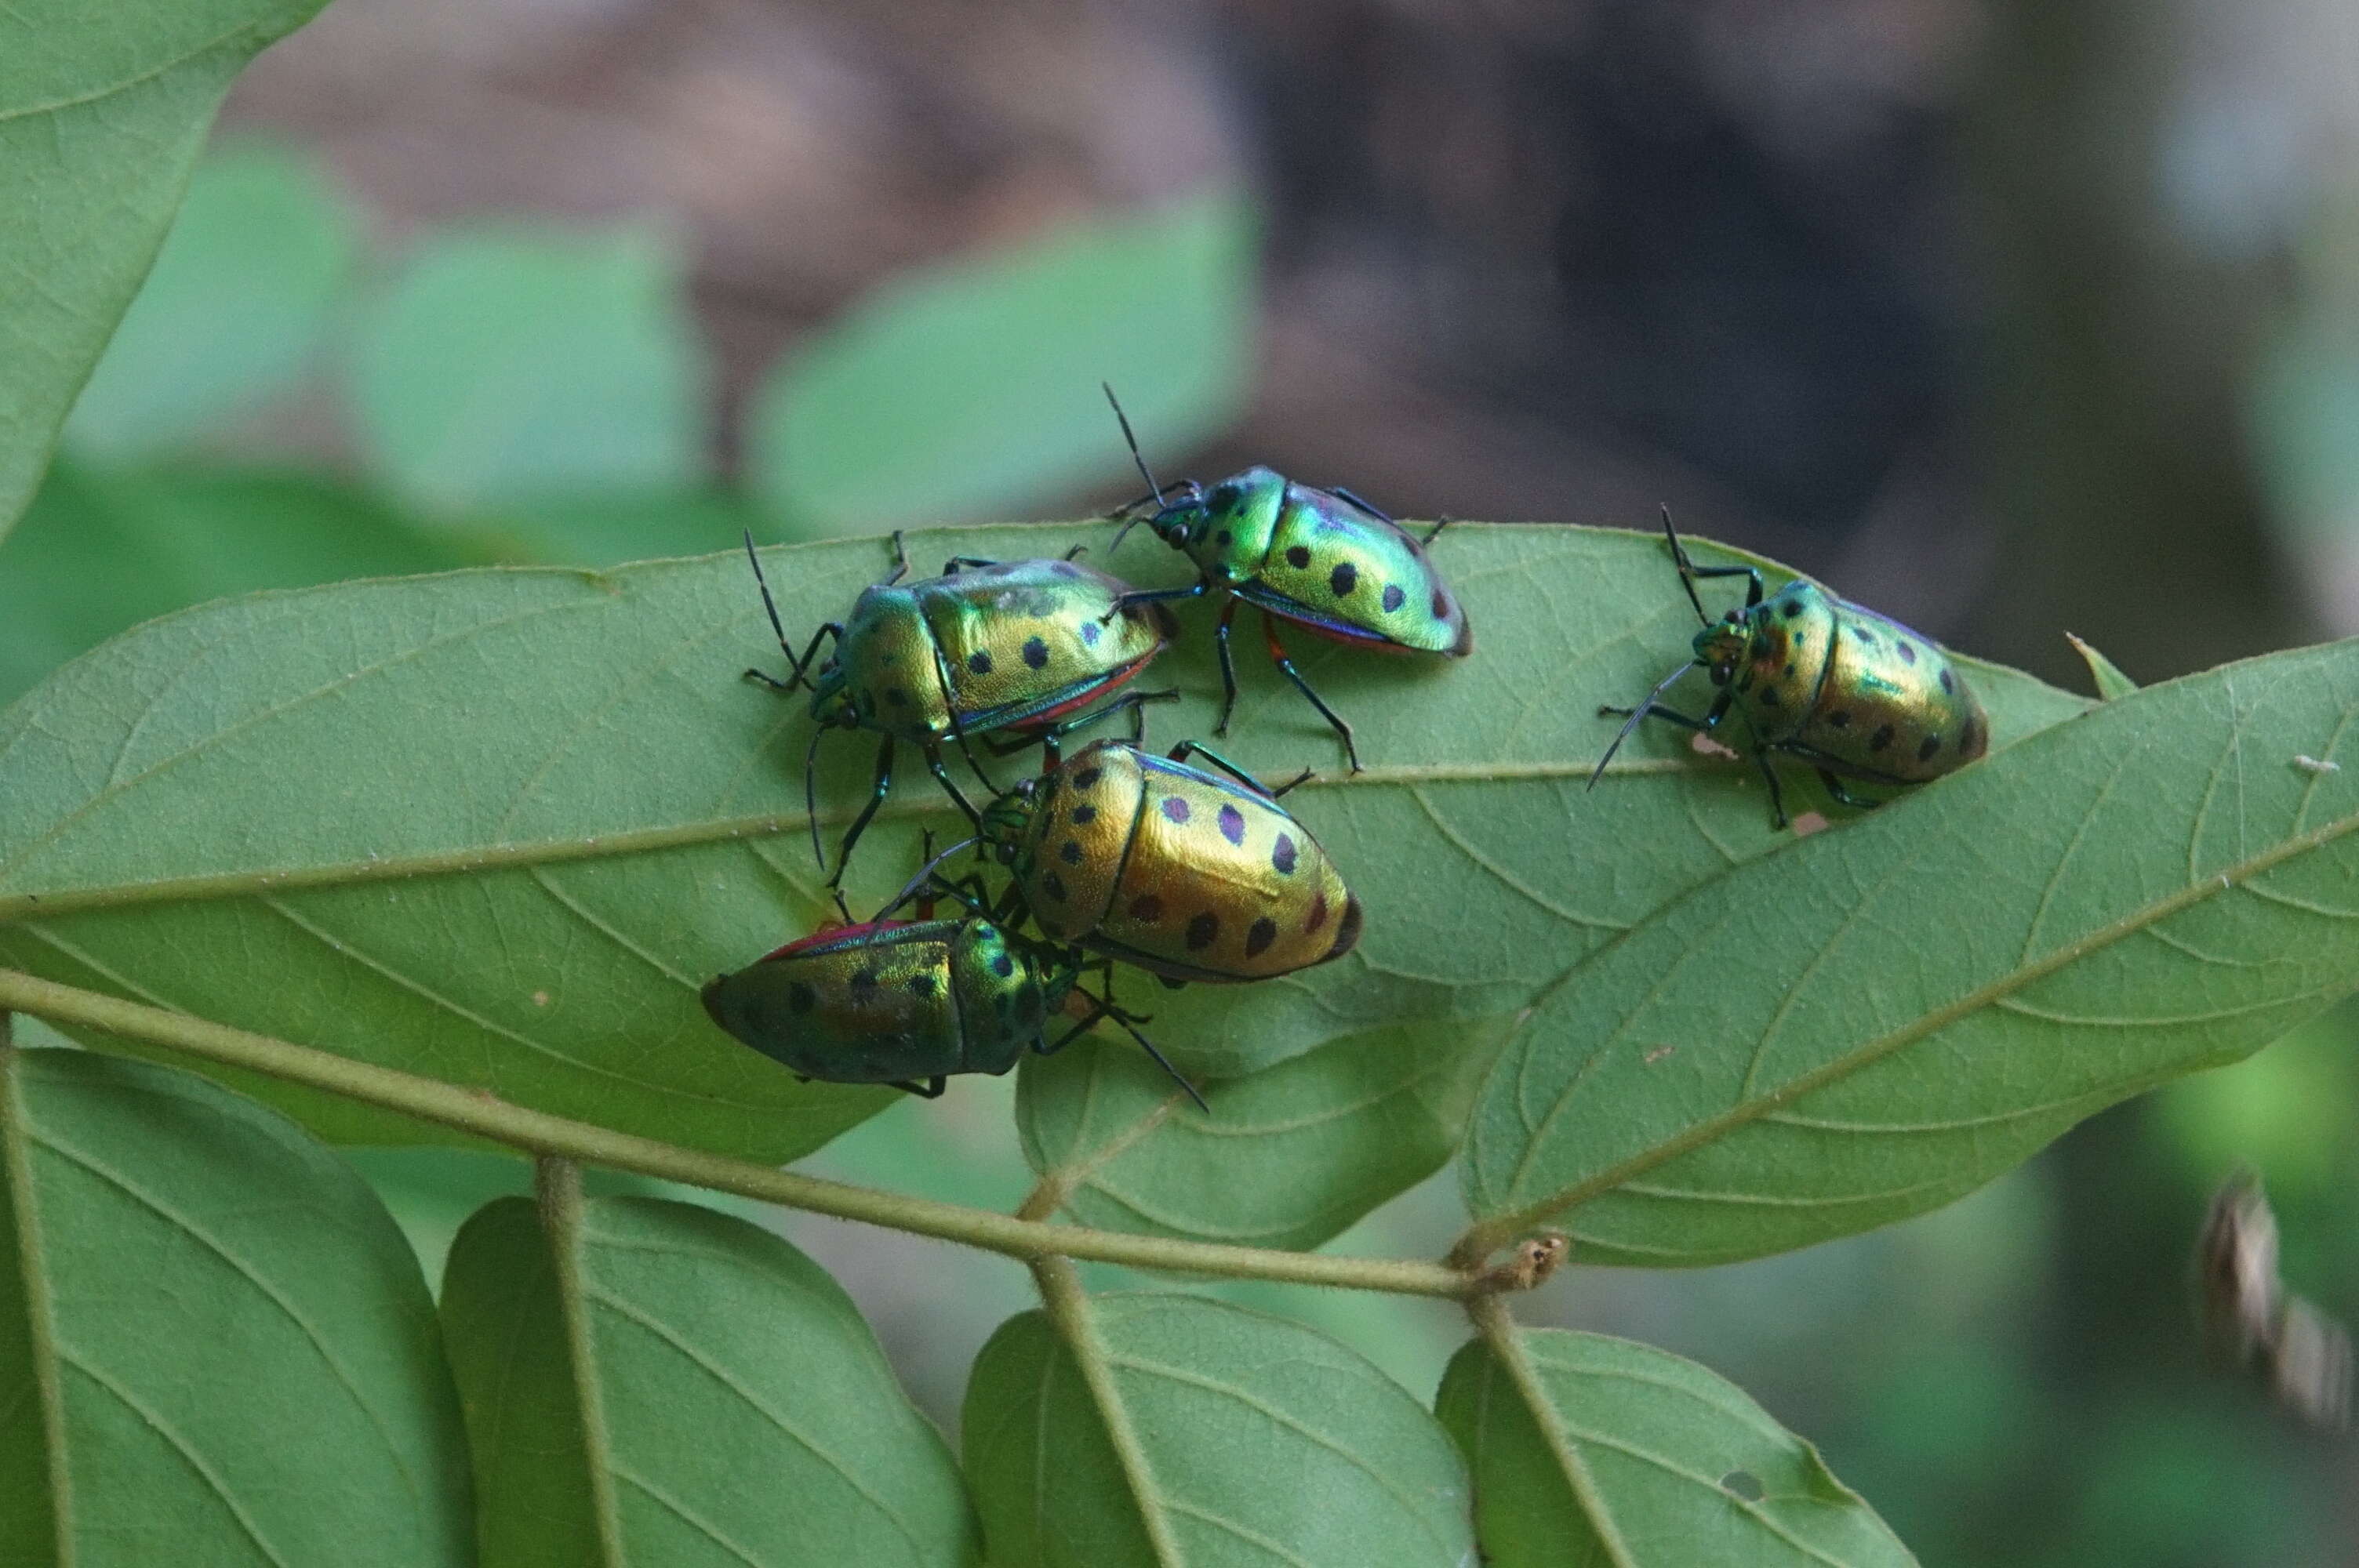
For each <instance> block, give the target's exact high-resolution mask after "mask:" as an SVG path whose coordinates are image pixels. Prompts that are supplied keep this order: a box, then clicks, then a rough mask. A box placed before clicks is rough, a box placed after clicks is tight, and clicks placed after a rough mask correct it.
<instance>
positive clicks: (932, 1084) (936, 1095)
mask: <svg viewBox="0 0 2359 1568" xmlns="http://www.w3.org/2000/svg"><path fill="white" fill-rule="evenodd" d="M949 1084H950V1080H949V1079H948V1078H945V1077H942V1076H940V1075H939V1074H937V1075H936V1076H933V1077H930V1078H928V1079H927V1080H926V1081H925V1082H924V1083H922V1084H920V1083H913V1082H911V1081H910V1080H909V1079H908V1078H896V1079H894V1080H893V1087H895V1088H897V1089H907V1090H908V1091H909V1092H910V1093H911V1094H913V1095H916V1096H917V1097H918V1098H919V1099H940V1098H942V1090H943V1089H944V1088H946V1087H949Z"/></svg>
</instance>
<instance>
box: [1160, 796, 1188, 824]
mask: <svg viewBox="0 0 2359 1568" xmlns="http://www.w3.org/2000/svg"><path fill="white" fill-rule="evenodd" d="M1163 815H1164V816H1165V817H1167V818H1168V819H1169V820H1170V821H1173V822H1185V821H1187V820H1188V803H1187V802H1186V801H1184V800H1181V799H1180V797H1179V796H1178V795H1165V796H1164V797H1163Z"/></svg>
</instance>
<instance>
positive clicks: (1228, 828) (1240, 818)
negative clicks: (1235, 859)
mask: <svg viewBox="0 0 2359 1568" xmlns="http://www.w3.org/2000/svg"><path fill="white" fill-rule="evenodd" d="M1221 837H1222V838H1226V839H1227V840H1228V841H1229V842H1230V843H1232V844H1242V843H1244V842H1245V813H1244V812H1242V811H1239V810H1238V809H1237V808H1236V807H1235V806H1223V807H1221Z"/></svg>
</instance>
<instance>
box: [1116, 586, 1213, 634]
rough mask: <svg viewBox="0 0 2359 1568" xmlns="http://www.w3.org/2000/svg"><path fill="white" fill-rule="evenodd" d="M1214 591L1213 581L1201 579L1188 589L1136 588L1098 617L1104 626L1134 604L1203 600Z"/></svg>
mask: <svg viewBox="0 0 2359 1568" xmlns="http://www.w3.org/2000/svg"><path fill="white" fill-rule="evenodd" d="M1211 591H1212V579H1211V578H1208V577H1200V578H1198V579H1196V580H1195V582H1194V583H1193V584H1192V585H1191V586H1190V587H1187V588H1134V589H1131V590H1130V591H1129V592H1127V593H1125V594H1124V595H1123V596H1122V597H1121V598H1119V599H1117V600H1114V608H1113V609H1112V610H1109V611H1106V612H1105V613H1104V614H1103V615H1101V616H1099V617H1098V624H1099V625H1101V626H1103V625H1104V624H1105V623H1106V622H1109V621H1111V620H1113V619H1114V617H1115V616H1117V615H1119V614H1121V613H1122V612H1123V611H1125V610H1128V609H1129V608H1130V607H1131V606H1132V605H1134V604H1161V603H1162V602H1164V601H1165V600H1172V599H1201V598H1203V597H1204V595H1206V594H1207V593H1210V592H1211Z"/></svg>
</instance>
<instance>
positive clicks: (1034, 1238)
mask: <svg viewBox="0 0 2359 1568" xmlns="http://www.w3.org/2000/svg"><path fill="white" fill-rule="evenodd" d="M7 1009H15V1010H16V1011H21V1012H29V1013H32V1014H34V1015H36V1016H37V1017H41V1018H47V1019H51V1020H54V1021H56V1022H61V1023H71V1024H80V1025H82V1027H84V1028H88V1029H98V1030H103V1031H105V1032H107V1033H112V1034H119V1035H122V1036H125V1038H128V1039H132V1040H139V1041H144V1042H146V1043H147V1044H153V1045H161V1046H165V1047H167V1048H168V1049H171V1050H174V1051H182V1052H186V1053H187V1054H190V1055H192V1056H201V1057H202V1058H204V1059H205V1060H206V1061H209V1062H216V1063H219V1064H221V1065H224V1066H232V1067H244V1068H246V1069H248V1070H249V1071H253V1072H257V1073H264V1074H267V1075H268V1076H272V1077H275V1078H283V1079H285V1080H286V1081H288V1083H295V1084H302V1085H304V1086H306V1087H310V1088H315V1089H320V1090H323V1091H325V1092H326V1093H329V1094H334V1095H342V1096H344V1097H345V1098H350V1099H357V1100H362V1101H364V1102H365V1103H367V1104H370V1105H375V1106H380V1107H382V1108H385V1109H387V1110H393V1111H398V1112H400V1113H401V1114H403V1115H405V1116H411V1117H415V1118H417V1119H419V1120H420V1121H429V1122H432V1123H434V1124H435V1125H437V1126H440V1127H448V1128H452V1129H455V1130H458V1131H461V1132H472V1133H473V1134H475V1135H476V1136H478V1137H482V1138H487V1139H490V1140H492V1141H494V1142H497V1143H505V1144H506V1145H508V1146H509V1147H511V1148H515V1149H522V1150H526V1151H528V1152H532V1153H535V1154H542V1155H554V1156H556V1157H559V1158H560V1159H567V1160H579V1161H581V1162H583V1163H585V1164H592V1165H603V1166H605V1167H607V1168H608V1169H610V1170H617V1171H636V1172H637V1173H640V1174H642V1175H648V1176H657V1177H660V1178H662V1179H663V1180H666V1181H672V1182H679V1183H681V1184H684V1185H687V1186H692V1187H704V1188H708V1189H710V1190H712V1191H713V1192H723V1193H734V1194H736V1195H739V1196H740V1197H748V1198H753V1199H756V1200H757V1201H759V1202H763V1203H774V1204H778V1205H781V1206H785V1207H788V1208H798V1209H807V1210H809V1211H810V1212H811V1213H814V1214H827V1215H833V1216H835V1217H837V1218H839V1219H856V1220H860V1221H863V1222H864V1223H866V1224H869V1225H880V1226H886V1227H890V1228H892V1229H895V1230H908V1231H914V1232H916V1233H917V1234H919V1235H920V1236H932V1237H938V1238H940V1239H942V1240H944V1241H956V1242H960V1243H962V1244H963V1245H965V1246H969V1247H977V1248H981V1249H984V1250H985V1251H989V1252H1000V1253H1005V1254H1006V1255H1007V1256H1009V1257H1011V1258H1021V1259H1024V1260H1027V1261H1031V1260H1038V1259H1043V1258H1087V1259H1091V1260H1094V1261H1097V1262H1101V1263H1123V1264H1127V1265H1128V1266H1130V1267H1131V1268H1134V1269H1152V1270H1158V1271H1165V1272H1177V1273H1193V1274H1213V1275H1219V1276H1222V1277H1223V1278H1228V1279H1252V1280H1279V1281H1288V1282H1291V1283H1294V1284H1302V1285H1331V1286H1335V1287H1338V1288H1341V1289H1344V1290H1361V1291H1386V1292H1394V1293H1396V1294H1402V1295H1419V1296H1452V1297H1456V1296H1464V1295H1467V1294H1469V1293H1471V1292H1475V1291H1479V1290H1483V1289H1486V1288H1491V1287H1489V1286H1487V1285H1486V1283H1485V1281H1484V1280H1483V1278H1482V1277H1481V1276H1478V1275H1474V1274H1471V1273H1468V1272H1466V1271H1461V1270H1457V1269H1451V1268H1446V1267H1444V1266H1443V1265H1441V1264H1440V1263H1429V1262H1424V1261H1421V1260H1414V1259H1405V1258H1338V1257H1332V1256H1330V1255H1327V1254H1323V1253H1316V1252H1285V1251H1278V1250H1275V1249H1269V1248H1263V1247H1234V1246H1228V1245H1225V1244H1222V1243H1216V1242H1208V1241H1181V1240H1176V1239H1173V1238H1169V1237H1161V1236H1131V1235H1125V1234H1123V1233H1122V1232H1119V1231H1110V1230H1093V1229H1089V1228H1087V1227H1082V1226H1067V1225H1049V1224H1044V1223H1042V1222H1041V1221H1038V1220H1034V1219H1018V1218H1015V1217H1010V1216H1007V1215H1004V1214H994V1213H992V1212H991V1211H990V1210H988V1209H978V1208H968V1207H965V1206H962V1205H959V1204H946V1203H936V1202H934V1201H933V1200H932V1199H929V1198H919V1197H910V1196H908V1195H903V1194H900V1193H886V1192H878V1191H876V1190H875V1189H874V1188H870V1187H856V1186H853V1185H850V1184H846V1183H843V1182H830V1181H824V1180H821V1178H819V1177H817V1176H805V1175H799V1174H797V1173H794V1172H791V1171H780V1170H775V1169H773V1168H771V1167H770V1166H767V1165H756V1164H755V1163H753V1162H750V1161H745V1160H733V1159H731V1158H729V1157H728V1156H727V1155H724V1154H708V1153H705V1152H702V1151H701V1150H694V1149H683V1148H680V1147H679V1146H678V1145H677V1144H671V1143H665V1142H662V1141H658V1140H656V1139H652V1138H640V1137H636V1136H634V1135H633V1134H630V1133H627V1132H616V1131H614V1130H612V1129H610V1128H604V1127H597V1126H593V1125H592V1124H590V1123H588V1122H582V1121H571V1120H568V1119H566V1118H564V1117H561V1116H551V1115H549V1114H548V1113H547V1112H545V1111H538V1110H531V1109H527V1108H525V1107H523V1106H519V1105H511V1104H509V1103H508V1102H507V1101H506V1100H503V1099H500V1098H497V1097H495V1096H494V1095H491V1094H489V1093H487V1092H485V1091H484V1090H481V1089H472V1088H462V1087H460V1086H458V1085H456V1084H446V1083H441V1082H440V1081H438V1080H436V1079H433V1078H422V1077H419V1076H415V1075H413V1074H409V1073H402V1072H396V1071H395V1070H394V1069H392V1068H390V1067H379V1066H375V1065H371V1064H369V1063H366V1062H355V1061H353V1060H351V1059H350V1058H348V1057H344V1056H338V1055H335V1054H332V1053H329V1052H326V1051H315V1050H313V1049H311V1048H310V1047H309V1046H305V1045H297V1044H290V1043H289V1042H288V1041H284V1040H276V1039H273V1038H271V1037H270V1036H269V1035H266V1034H253V1033H247V1032H246V1031H245V1030H242V1029H231V1028H228V1027H227V1026H225V1025H223V1024H219V1023H212V1022H207V1021H205V1020H203V1019H201V1018H191V1017H189V1016H188V1015H186V1014H185V1013H178V1012H167V1011H164V1010H163V1009H161V1008H155V1007H147V1006H145V1005H143V1004H141V1003H139V1002H134V1001H125V1000H122V999H121V998H119V997H111V996H103V995H101V994H99V993H98V992H96V991H86V990H80V989H76V988H74V987H72V986H61V985H58V984H56V983H55V982H53V981H50V980H44V979H38V978H37V977H35V976H32V975H27V974H23V973H20V972H19V971H17V970H14V969H0V1011H5V1010H7Z"/></svg>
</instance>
